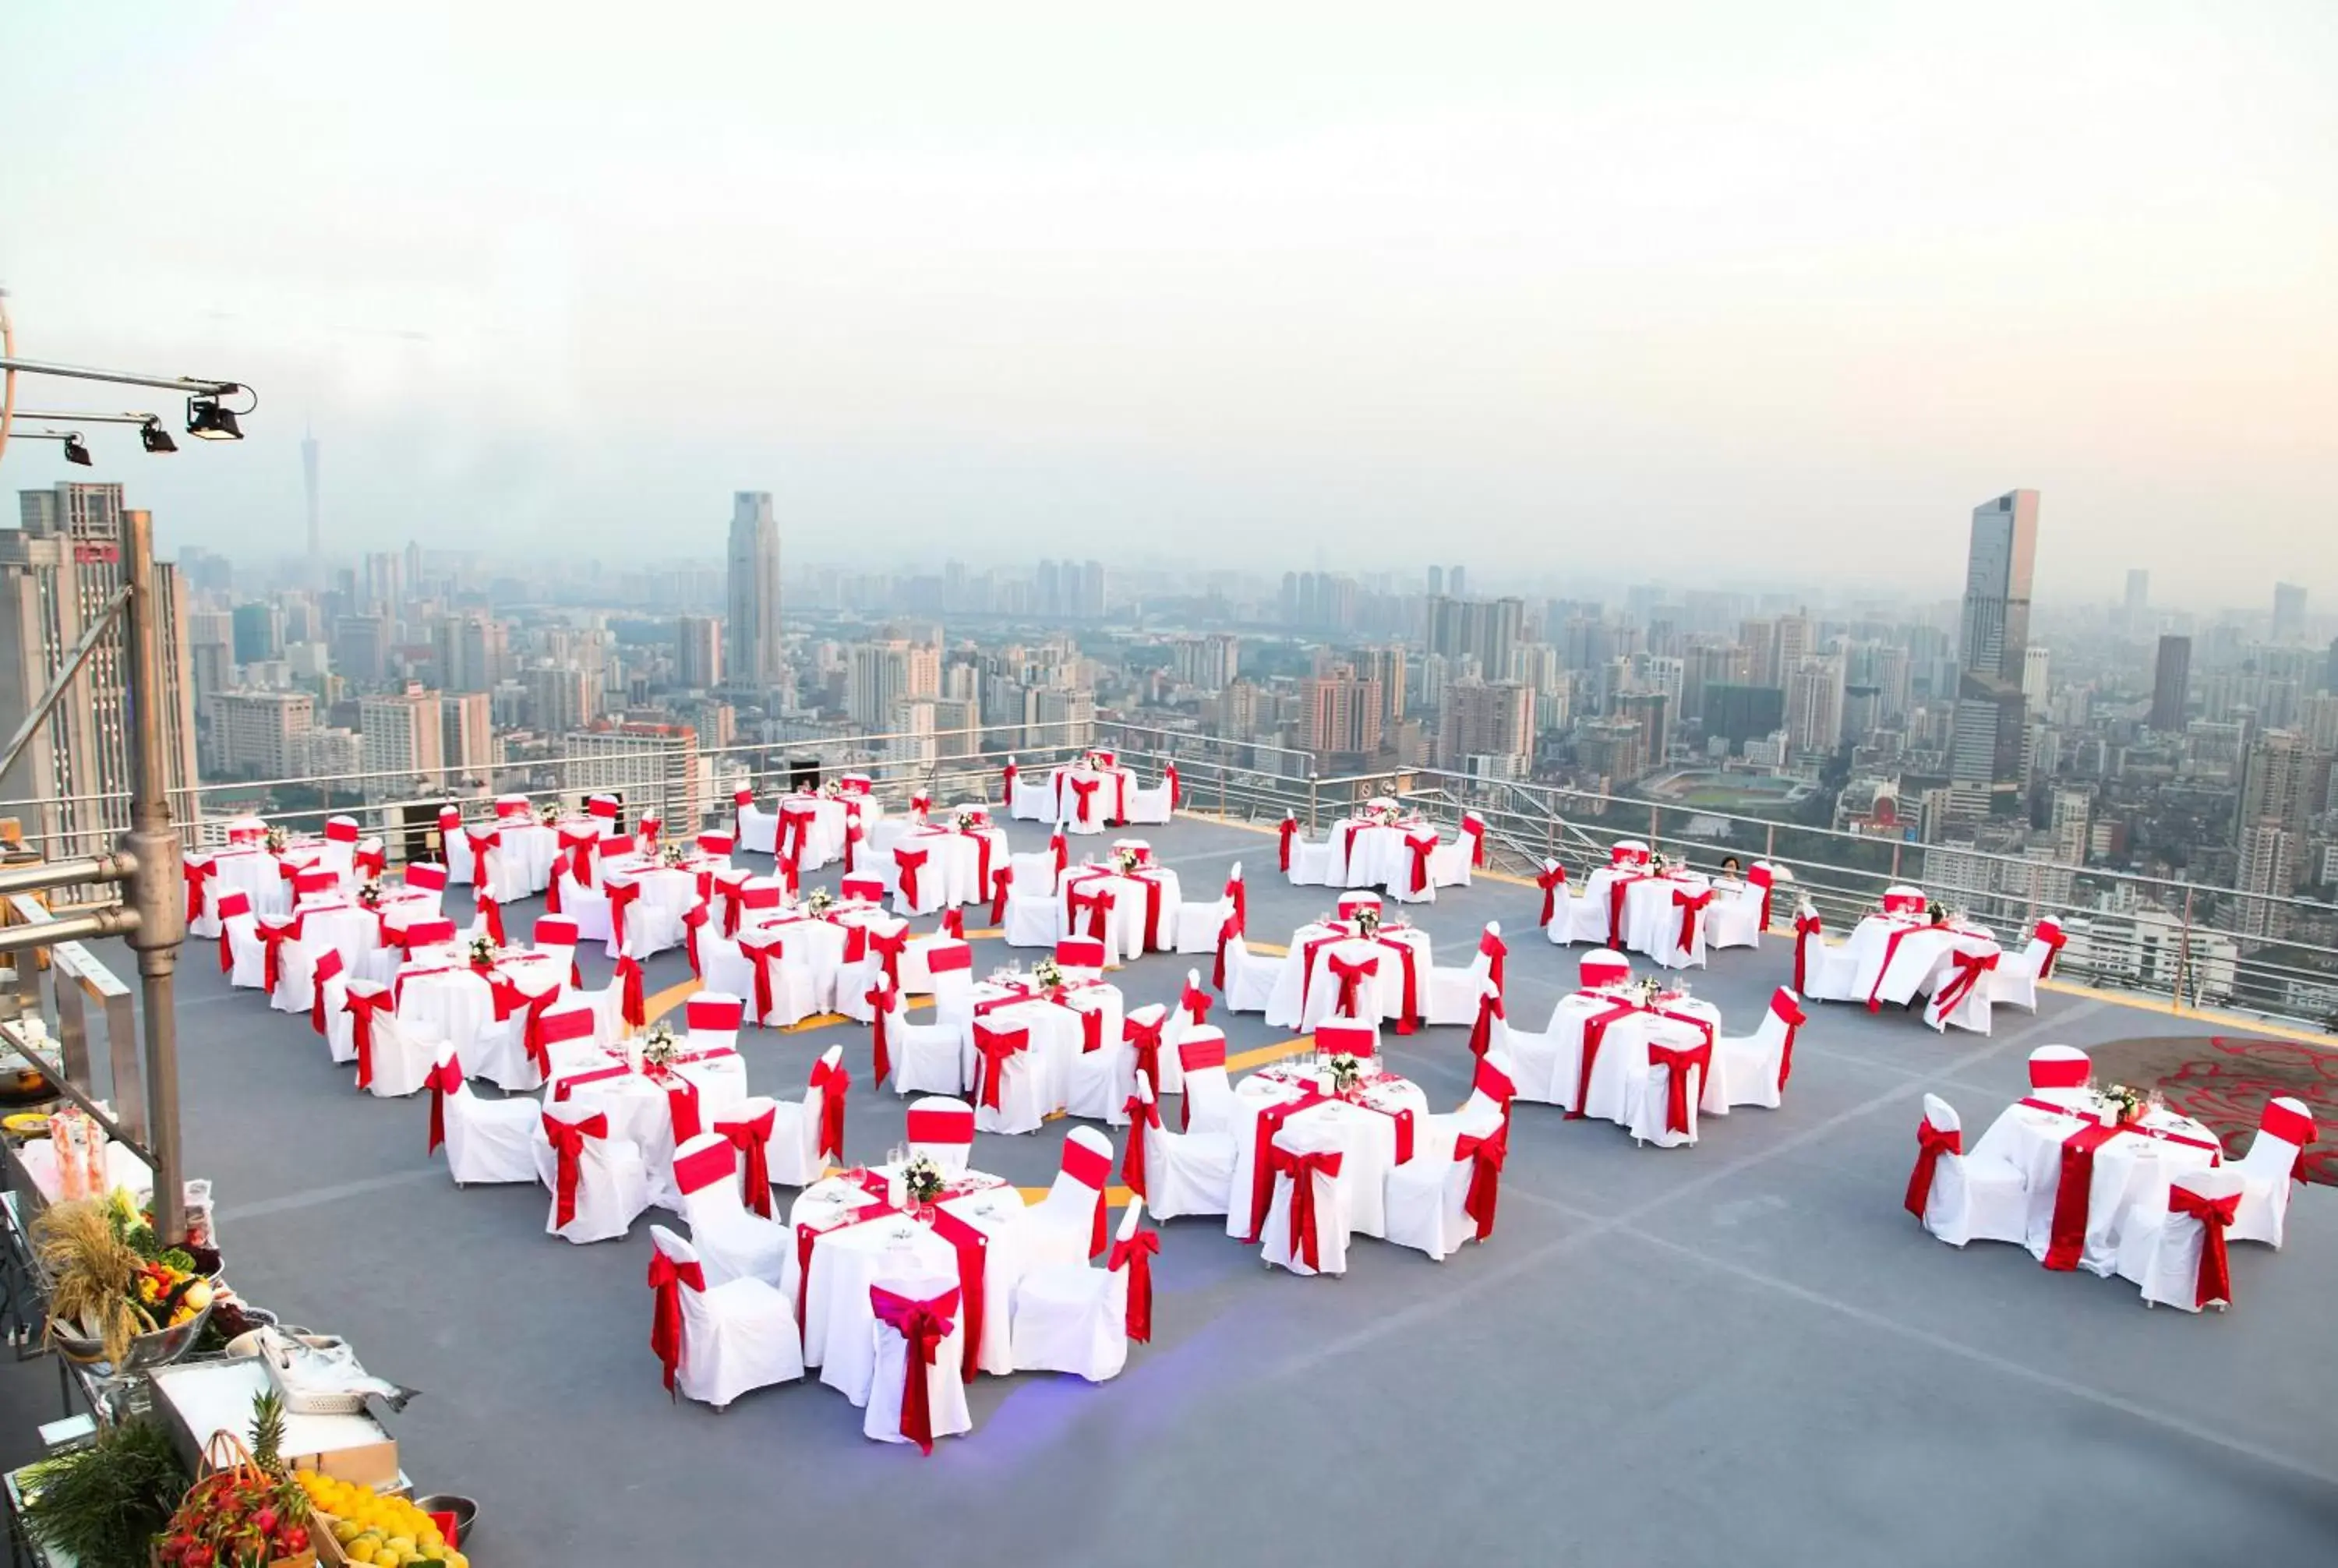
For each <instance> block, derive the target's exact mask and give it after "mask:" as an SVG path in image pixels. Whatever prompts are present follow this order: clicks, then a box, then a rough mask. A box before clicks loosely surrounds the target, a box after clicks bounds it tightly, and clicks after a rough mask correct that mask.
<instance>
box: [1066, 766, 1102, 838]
mask: <svg viewBox="0 0 2338 1568" xmlns="http://www.w3.org/2000/svg"><path fill="white" fill-rule="evenodd" d="M1066 782H1067V783H1069V784H1070V785H1071V787H1072V793H1073V795H1074V796H1076V797H1077V799H1078V801H1079V809H1080V825H1081V826H1082V827H1086V826H1087V825H1088V824H1089V823H1092V822H1094V821H1095V792H1096V791H1097V790H1098V789H1102V788H1103V787H1104V780H1103V779H1079V778H1072V779H1066Z"/></svg>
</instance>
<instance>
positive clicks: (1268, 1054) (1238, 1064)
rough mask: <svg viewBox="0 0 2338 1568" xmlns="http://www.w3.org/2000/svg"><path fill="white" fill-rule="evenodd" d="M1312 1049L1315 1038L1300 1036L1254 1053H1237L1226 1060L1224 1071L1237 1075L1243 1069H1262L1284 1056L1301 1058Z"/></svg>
mask: <svg viewBox="0 0 2338 1568" xmlns="http://www.w3.org/2000/svg"><path fill="white" fill-rule="evenodd" d="M1314 1049H1315V1036H1314V1035H1312V1034H1302V1035H1299V1036H1298V1037H1297V1038H1295V1039H1291V1040H1285V1041H1284V1042H1282V1044H1280V1045H1261V1046H1259V1047H1258V1048H1257V1049H1256V1050H1254V1051H1238V1052H1236V1053H1234V1054H1233V1055H1231V1056H1228V1057H1227V1058H1226V1071H1227V1072H1229V1073H1239V1072H1241V1071H1242V1070H1243V1068H1245V1067H1263V1066H1265V1065H1266V1064H1267V1063H1270V1062H1280V1061H1282V1059H1283V1058H1284V1057H1286V1056H1303V1055H1305V1054H1308V1053H1309V1052H1311V1051H1312V1050H1314Z"/></svg>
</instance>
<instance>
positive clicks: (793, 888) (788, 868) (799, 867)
mask: <svg viewBox="0 0 2338 1568" xmlns="http://www.w3.org/2000/svg"><path fill="white" fill-rule="evenodd" d="M779 872H780V886H781V887H785V888H786V889H787V890H788V896H789V897H795V895H797V894H799V893H801V892H802V891H803V860H802V857H801V855H800V854H799V853H798V852H797V851H796V850H793V849H791V850H789V851H788V852H787V853H786V854H784V855H782V856H781V857H780V860H779Z"/></svg>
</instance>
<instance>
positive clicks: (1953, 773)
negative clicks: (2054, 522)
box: [1950, 490, 2038, 816]
mask: <svg viewBox="0 0 2338 1568" xmlns="http://www.w3.org/2000/svg"><path fill="white" fill-rule="evenodd" d="M2037 553H2038V492H2037V491H2035V490H2011V491H2008V492H2007V493H2006V494H2004V495H2000V496H1999V497H1997V498H1996V499H1995V500H1993V501H1984V502H1982V503H1981V504H1980V505H1979V506H1976V507H1974V508H1973V515H1972V539H1971V543H1970V548H1969V550H1968V552H1967V554H1966V559H1965V595H1964V613H1963V615H1962V617H1961V619H1960V622H1959V637H1958V646H1957V659H1958V665H1959V680H1958V688H1957V705H1956V711H1955V719H1954V740H1953V742H1952V744H1951V746H1950V779H1951V780H1952V781H1953V782H1954V783H1956V784H1959V785H1962V786H1965V787H1966V789H1965V790H1964V791H1963V792H1962V796H1961V798H1962V799H1983V798H1984V793H1983V792H1984V791H1985V799H1986V800H1987V803H1988V808H1989V813H1990V814H1991V815H2000V816H2001V815H2008V814H2010V813H2012V812H2013V811H2015V810H2017V809H2019V804H2020V800H2019V796H2020V790H2021V786H2022V782H2023V779H2024V774H2025V768H2024V762H2023V756H2022V748H2023V743H2024V741H2025V740H2026V738H2027V729H2028V726H2027V724H2026V723H2025V721H2024V720H2025V715H2024V712H2023V706H2024V705H2023V702H2022V698H2021V678H2022V675H2023V673H2024V669H2025V665H2026V663H2027V661H2028V655H2029V588H2030V577H2031V569H2032V566H2033V564H2034V562H2035V560H2036V557H2037Z"/></svg>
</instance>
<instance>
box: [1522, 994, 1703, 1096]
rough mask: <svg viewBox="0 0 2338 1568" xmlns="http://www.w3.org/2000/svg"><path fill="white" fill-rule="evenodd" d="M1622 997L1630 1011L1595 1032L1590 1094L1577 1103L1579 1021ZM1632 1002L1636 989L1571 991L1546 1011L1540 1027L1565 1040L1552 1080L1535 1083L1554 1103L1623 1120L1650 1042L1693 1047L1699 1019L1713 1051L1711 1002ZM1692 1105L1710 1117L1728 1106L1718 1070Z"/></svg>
mask: <svg viewBox="0 0 2338 1568" xmlns="http://www.w3.org/2000/svg"><path fill="white" fill-rule="evenodd" d="M1627 1001H1628V1002H1629V1003H1631V1004H1632V1005H1633V1010H1632V1011H1631V1012H1630V1013H1629V1014H1626V1015H1625V1016H1624V1017H1621V1018H1618V1019H1616V1021H1615V1022H1613V1023H1611V1024H1608V1025H1607V1027H1606V1031H1605V1032H1604V1033H1603V1034H1601V1036H1600V1044H1599V1054H1598V1055H1597V1056H1596V1057H1595V1058H1594V1059H1593V1061H1592V1064H1591V1083H1590V1088H1589V1093H1587V1094H1584V1095H1583V1103H1582V1104H1580V1105H1577V1103H1576V1099H1577V1093H1579V1092H1580V1091H1581V1090H1582V1088H1583V1080H1582V1071H1583V1029H1584V1025H1585V1024H1588V1023H1589V1022H1591V1020H1593V1019H1594V1018H1597V1017H1601V1016H1604V1015H1605V1014H1608V1013H1611V1012H1613V1011H1614V1010H1615V1009H1616V1008H1617V1007H1618V1006H1621V1005H1625V1004H1626V1002H1627ZM1637 1004H1638V996H1637V995H1636V993H1634V994H1629V995H1627V994H1626V993H1621V992H1611V991H1576V992H1571V993H1569V994H1568V995H1565V996H1562V997H1560V998H1559V999H1558V1005H1557V1006H1556V1007H1554V1008H1553V1009H1551V1015H1550V1025H1549V1027H1548V1029H1547V1030H1546V1031H1545V1033H1547V1034H1551V1035H1553V1036H1555V1037H1557V1039H1559V1040H1560V1041H1562V1042H1565V1043H1566V1044H1565V1045H1564V1046H1563V1047H1562V1049H1561V1050H1560V1051H1559V1052H1558V1054H1557V1082H1555V1083H1551V1084H1548V1085H1537V1088H1539V1089H1542V1090H1544V1091H1546V1092H1547V1095H1548V1097H1549V1098H1550V1099H1551V1101H1552V1102H1553V1103H1557V1104H1560V1105H1565V1106H1567V1107H1568V1108H1570V1109H1574V1110H1579V1111H1581V1112H1583V1114H1584V1115H1586V1116H1588V1117H1596V1118H1598V1119H1599V1120H1601V1121H1603V1122H1625V1121H1626V1120H1628V1119H1629V1113H1628V1107H1629V1105H1630V1100H1629V1098H1628V1092H1629V1086H1630V1084H1631V1083H1632V1081H1633V1080H1634V1078H1635V1077H1645V1076H1646V1074H1647V1071H1648V1047H1649V1046H1650V1045H1665V1046H1669V1047H1672V1048H1673V1049H1675V1050H1679V1049H1684V1048H1686V1049H1691V1050H1693V1049H1695V1047H1696V1046H1698V1045H1701V1044H1704V1041H1705V1038H1706V1035H1705V1033H1704V1030H1702V1029H1699V1028H1698V1027H1697V1024H1698V1023H1699V1022H1702V1023H1704V1024H1706V1025H1708V1026H1710V1028H1711V1029H1712V1031H1713V1035H1714V1040H1715V1043H1716V1044H1715V1054H1718V1040H1719V1036H1720V1033H1721V1010H1720V1009H1719V1008H1717V1007H1715V1006H1714V1005H1713V1004H1712V1003H1710V1002H1705V1001H1702V1000H1699V999H1698V998H1695V997H1691V996H1673V997H1667V998H1665V1000H1664V1001H1663V1002H1661V1003H1660V1004H1659V1005H1658V1007H1657V1010H1656V1011H1655V1012H1653V1013H1652V1012H1649V1011H1647V1010H1646V1009H1645V1008H1644V1007H1641V1006H1639V1005H1637ZM1697 1108H1698V1110H1699V1111H1702V1112H1712V1113H1714V1114H1715V1115H1719V1114H1722V1113H1724V1112H1726V1111H1727V1110H1728V1109H1729V1103H1728V1099H1727V1095H1726V1086H1725V1085H1724V1083H1723V1081H1722V1075H1721V1074H1720V1073H1718V1072H1708V1073H1705V1075H1704V1085H1703V1088H1702V1089H1701V1091H1700V1092H1699V1093H1698V1096H1697Z"/></svg>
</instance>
